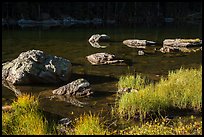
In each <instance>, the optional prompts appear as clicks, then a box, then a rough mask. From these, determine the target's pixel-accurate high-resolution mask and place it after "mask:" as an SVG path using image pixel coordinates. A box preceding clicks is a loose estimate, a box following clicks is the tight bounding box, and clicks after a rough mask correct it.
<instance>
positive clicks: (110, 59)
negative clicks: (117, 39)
mask: <svg viewBox="0 0 204 137" xmlns="http://www.w3.org/2000/svg"><path fill="white" fill-rule="evenodd" d="M86 58H87V60H88V61H89V62H90V63H91V64H93V65H99V64H113V63H121V62H124V60H118V59H116V58H115V55H113V54H109V53H95V54H92V55H89V56H86Z"/></svg>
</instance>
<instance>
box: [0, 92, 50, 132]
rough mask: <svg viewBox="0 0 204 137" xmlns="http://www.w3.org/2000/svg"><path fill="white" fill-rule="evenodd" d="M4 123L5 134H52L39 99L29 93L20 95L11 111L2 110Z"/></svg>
mask: <svg viewBox="0 0 204 137" xmlns="http://www.w3.org/2000/svg"><path fill="white" fill-rule="evenodd" d="M2 125H3V126H2V134H5V135H45V134H51V132H50V129H49V126H48V121H47V120H46V119H45V117H44V116H43V113H42V112H41V111H40V110H39V106H38V100H37V99H35V98H34V96H31V95H27V94H24V95H21V96H18V98H17V100H16V101H14V102H13V103H12V110H11V111H8V112H4V111H2Z"/></svg>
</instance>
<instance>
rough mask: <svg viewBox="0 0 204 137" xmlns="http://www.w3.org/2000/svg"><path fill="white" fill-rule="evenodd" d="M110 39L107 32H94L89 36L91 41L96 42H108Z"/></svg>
mask: <svg viewBox="0 0 204 137" xmlns="http://www.w3.org/2000/svg"><path fill="white" fill-rule="evenodd" d="M109 40H110V37H109V36H108V35H106V34H101V35H100V34H94V35H92V36H91V37H90V38H89V42H90V43H95V42H107V41H109Z"/></svg>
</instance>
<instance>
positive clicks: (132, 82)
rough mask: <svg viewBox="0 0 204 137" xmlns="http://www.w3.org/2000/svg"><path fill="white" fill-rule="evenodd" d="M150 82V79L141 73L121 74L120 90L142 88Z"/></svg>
mask: <svg viewBox="0 0 204 137" xmlns="http://www.w3.org/2000/svg"><path fill="white" fill-rule="evenodd" d="M148 84H149V81H148V79H147V78H146V77H145V76H142V75H141V74H137V75H135V76H134V75H131V74H129V75H126V76H121V77H120V78H119V81H118V91H121V90H123V89H129V90H130V91H131V90H135V91H137V90H140V89H143V88H144V87H145V86H146V85H148Z"/></svg>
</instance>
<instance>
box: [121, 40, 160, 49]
mask: <svg viewBox="0 0 204 137" xmlns="http://www.w3.org/2000/svg"><path fill="white" fill-rule="evenodd" d="M123 44H125V45H127V46H128V47H131V48H146V46H147V45H154V44H156V42H154V41H147V40H139V39H128V40H124V41H123Z"/></svg>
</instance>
